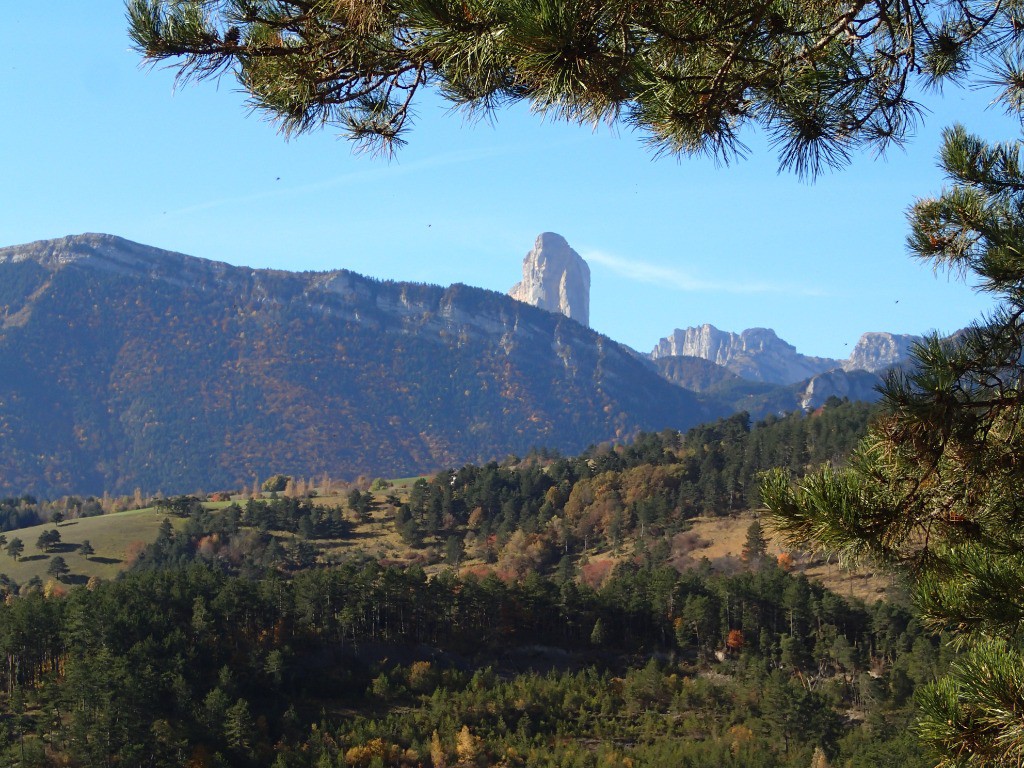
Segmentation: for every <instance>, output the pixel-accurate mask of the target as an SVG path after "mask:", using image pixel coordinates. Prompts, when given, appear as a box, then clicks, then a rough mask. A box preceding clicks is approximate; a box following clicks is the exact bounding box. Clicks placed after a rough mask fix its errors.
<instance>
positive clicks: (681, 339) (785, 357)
mask: <svg viewBox="0 0 1024 768" xmlns="http://www.w3.org/2000/svg"><path fill="white" fill-rule="evenodd" d="M920 338H921V337H920V336H911V335H907V334H896V333H884V332H878V333H865V334H864V335H862V336H861V337H860V340H859V341H858V342H857V345H856V347H854V350H853V352H852V353H851V355H850V356H849V357H848V358H847V359H845V360H836V359H833V358H828V357H812V356H810V355H804V354H801V353H799V352H797V351H796V347H794V346H793V345H792V344H790V343H788V342H786V341H783V340H782V339H780V338H779V337H778V336H777V335H776V334H775V331H773V330H771V329H770V328H748V329H747V330H745V331H743V332H742V333H738V334H737V333H730V332H728V331H720V330H719V329H718V328H715V326H713V325H709V324H705V325H702V326H699V327H696V328H686V329H679V328H677V329H676V330H675V331H673V332H672V335H671V336H667V337H665V338H663V339H662V340H661V341H659V342H658V344H657V346H656V347H655V348H654V350H653V351H652V352H651V355H650V356H651V358H652V359H653V360H658V359H661V358H668V357H676V356H680V355H684V356H690V357H699V358H702V359H704V360H708V361H710V362H712V363H715V364H716V365H720V366H722V367H723V368H726V369H727V370H729V371H731V372H733V373H735V374H736V375H737V376H740V377H742V378H744V379H747V380H749V381H763V382H768V383H771V384H795V383H797V382H800V381H805V380H808V379H811V378H813V377H815V376H818V375H819V374H823V373H826V372H828V371H833V370H837V369H839V370H841V371H847V372H853V371H868V372H870V373H879V372H881V371H884V370H885V369H887V368H889V367H891V366H893V365H899V364H901V363H904V362H905V361H906V360H907V359H908V358H909V356H910V351H911V348H912V347H913V345H914V343H915V342H917V341H919V340H920ZM855 389H857V388H856V387H855Z"/></svg>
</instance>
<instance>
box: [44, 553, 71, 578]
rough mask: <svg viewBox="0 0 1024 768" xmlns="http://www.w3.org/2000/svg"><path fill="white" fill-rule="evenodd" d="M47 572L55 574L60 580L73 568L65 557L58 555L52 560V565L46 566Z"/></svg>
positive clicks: (51, 574)
mask: <svg viewBox="0 0 1024 768" xmlns="http://www.w3.org/2000/svg"><path fill="white" fill-rule="evenodd" d="M46 573H47V574H48V575H50V576H53V577H54V578H55V579H57V580H58V581H62V580H63V579H64V577H65V576H67V575H68V574H69V573H71V569H70V568H69V567H68V564H67V563H66V562H65V561H64V558H63V557H61V556H60V555H57V556H56V557H54V558H53V559H52V560H50V565H49V566H48V567H47V568H46Z"/></svg>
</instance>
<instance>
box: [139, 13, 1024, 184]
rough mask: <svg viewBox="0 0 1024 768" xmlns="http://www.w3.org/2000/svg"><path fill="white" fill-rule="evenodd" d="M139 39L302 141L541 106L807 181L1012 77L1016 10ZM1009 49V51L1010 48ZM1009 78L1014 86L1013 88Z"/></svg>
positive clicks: (661, 145) (608, 17)
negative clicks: (426, 95)
mask: <svg viewBox="0 0 1024 768" xmlns="http://www.w3.org/2000/svg"><path fill="white" fill-rule="evenodd" d="M127 7H128V17H129V23H130V34H131V37H132V39H133V40H134V43H135V46H136V48H137V50H138V51H139V52H140V53H141V54H142V55H143V56H145V57H146V59H147V60H148V61H150V62H152V63H157V62H171V63H172V64H173V65H174V66H175V67H176V68H177V69H178V72H179V74H180V75H181V76H183V77H185V78H204V77H215V76H218V75H220V74H221V73H223V72H225V71H231V72H233V73H234V74H235V75H236V77H237V78H238V80H239V82H240V83H241V85H242V88H243V89H244V90H245V91H246V92H247V93H248V94H249V95H250V97H251V100H252V104H253V105H254V106H255V107H257V108H259V109H262V110H264V111H266V112H267V113H269V114H270V115H271V116H272V117H273V118H274V119H275V120H276V121H278V123H279V124H280V126H281V128H282V130H283V131H284V132H285V133H287V134H293V133H299V132H302V131H307V130H311V129H315V128H319V127H321V126H324V125H331V126H334V127H337V128H340V129H341V130H342V132H343V133H344V135H346V136H347V137H348V138H350V139H352V140H353V141H355V142H357V144H358V145H359V146H360V147H371V148H380V147H384V148H386V149H390V148H391V147H393V146H394V145H396V144H401V143H402V142H403V141H404V134H405V131H406V129H407V128H408V127H409V125H410V123H411V116H412V114H413V112H414V106H415V103H416V100H417V97H418V95H419V92H420V91H421V90H423V89H427V88H429V89H433V90H434V91H437V92H439V93H440V94H441V95H442V96H443V97H444V98H445V99H447V100H448V101H450V102H451V103H452V104H454V105H456V106H457V107H462V108H464V109H465V110H467V111H469V112H470V113H484V114H486V113H488V112H490V111H492V110H495V109H497V108H499V107H502V106H504V105H506V104H510V103H515V102H526V103H528V104H529V105H530V107H531V108H532V109H533V110H534V111H536V112H539V113H541V114H544V115H548V116H552V117H555V118H558V119H564V120H567V121H570V122H579V123H594V124H597V123H600V122H603V121H606V120H612V121H619V122H621V123H623V124H625V125H629V126H633V127H636V128H637V129H639V130H640V132H641V133H642V134H643V136H644V137H645V139H646V141H647V142H649V143H650V144H651V145H652V147H654V148H655V150H656V151H659V152H668V153H673V154H694V153H704V154H708V155H711V156H713V157H715V158H716V159H719V160H722V161H725V162H728V161H730V160H732V159H734V158H735V157H737V156H741V155H743V154H744V153H745V151H746V147H745V146H744V145H743V143H742V141H741V140H740V134H741V132H742V131H743V129H744V128H745V127H747V126H751V125H754V126H759V127H760V128H762V129H763V130H764V131H765V132H766V133H767V135H768V137H769V139H770V141H771V143H772V144H773V145H774V147H775V149H776V151H777V153H778V155H779V159H780V165H781V166H782V167H783V168H791V169H793V170H795V171H796V172H797V173H799V174H802V175H811V176H813V175H814V174H816V173H818V172H819V171H820V170H821V169H823V168H827V167H831V166H838V165H842V164H844V163H845V162H846V161H847V160H848V158H849V156H850V153H851V152H852V151H854V150H856V149H858V148H869V149H871V150H873V151H884V150H885V149H886V148H887V147H890V146H892V145H894V144H895V145H899V144H900V143H902V141H903V140H904V139H905V138H906V137H907V136H908V135H911V134H912V133H913V130H914V128H915V126H916V123H917V119H918V117H919V108H918V106H917V105H916V104H915V102H914V101H913V100H912V97H911V94H912V91H913V88H914V86H915V85H917V86H920V85H922V84H932V83H935V82H937V81H941V80H943V79H947V80H948V79H955V78H957V77H962V76H964V75H965V74H966V73H967V72H968V71H969V70H970V67H971V64H972V63H974V62H976V61H977V60H979V59H981V60H982V62H983V63H984V64H985V65H988V66H990V67H993V68H995V67H998V65H999V64H1000V63H1001V56H1002V55H1003V54H1004V53H1007V52H1008V51H1012V44H1013V41H1014V40H1015V39H1016V36H1017V34H1018V32H1019V30H1020V23H1019V22H1020V19H1019V13H1020V11H1019V9H1018V8H1017V6H1016V4H1004V5H999V6H996V7H995V9H994V10H993V9H992V7H991V4H990V3H988V2H983V1H982V0H959V1H954V0H936V1H930V0H908V2H904V3H889V2H883V1H882V0H872V1H869V2H857V3H852V4H851V3H843V2H834V1H832V0H828V1H827V2H820V1H819V0H798V1H796V2H793V1H792V0H784V1H783V0H713V1H712V2H702V3H697V4H694V3H635V2H631V1H630V0H609V1H607V2H600V3H593V2H576V1H575V0H549V1H546V2H538V0H505V1H504V2H494V1H493V0H388V2H364V1H360V2H349V3H336V2H305V1H302V2H300V1H299V0H228V2H223V3H217V4H211V3H209V2H205V1H204V0H189V1H188V2H181V0H129V1H128V3H127ZM1008 55H1009V54H1008ZM999 79H1002V78H999Z"/></svg>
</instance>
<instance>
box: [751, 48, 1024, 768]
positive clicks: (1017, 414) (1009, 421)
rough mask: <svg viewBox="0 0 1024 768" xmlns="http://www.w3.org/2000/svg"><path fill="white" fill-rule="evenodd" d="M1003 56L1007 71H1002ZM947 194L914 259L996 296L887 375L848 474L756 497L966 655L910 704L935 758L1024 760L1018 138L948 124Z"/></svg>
mask: <svg viewBox="0 0 1024 768" xmlns="http://www.w3.org/2000/svg"><path fill="white" fill-rule="evenodd" d="M1012 64H1013V62H1012V61H1009V60H1008V61H1007V63H1006V66H1007V67H1011V66H1012ZM942 167H943V169H944V170H945V172H946V174H947V175H948V177H949V180H950V182H951V184H952V186H951V187H950V188H949V189H947V190H946V191H944V192H943V193H942V194H941V195H940V196H939V197H937V198H933V199H924V200H920V201H918V202H917V203H916V204H915V206H914V208H913V209H912V211H911V213H910V219H911V225H912V233H911V235H910V238H909V246H910V249H911V251H912V252H913V253H914V254H915V255H917V256H918V257H920V258H922V259H925V260H927V261H930V262H932V263H933V264H934V266H935V267H936V269H942V270H948V271H950V272H951V273H953V274H955V275H958V276H960V277H963V278H965V279H968V280H970V281H972V282H974V283H975V284H977V285H978V287H979V289H980V290H983V291H985V292H987V293H989V294H991V295H992V296H993V298H994V299H995V300H996V302H997V304H996V308H995V309H994V310H993V311H992V312H991V313H990V315H989V316H988V317H986V318H984V319H983V320H981V321H979V322H978V323H977V324H975V325H973V326H972V327H971V328H969V329H967V330H966V331H965V332H964V333H963V334H962V335H960V336H959V337H958V338H956V339H953V340H942V339H940V338H938V337H937V336H936V337H932V338H929V339H927V340H926V341H924V342H923V343H922V344H921V345H920V346H919V347H918V348H917V350H916V354H915V358H916V365H917V367H916V368H915V369H913V370H911V371H909V372H906V373H895V374H892V375H891V376H890V377H889V379H888V381H887V383H886V386H885V391H884V395H885V400H884V402H885V406H886V415H885V416H884V417H882V418H880V419H879V420H878V421H876V422H875V424H874V426H873V427H872V428H871V430H870V431H869V434H868V436H867V438H866V439H865V441H864V442H863V443H862V444H861V446H860V447H859V448H858V450H857V451H856V452H855V454H854V457H853V459H852V461H851V464H850V466H849V468H848V469H846V470H835V469H829V468H826V469H825V470H823V471H821V472H820V473H818V474H816V475H813V476H811V477H808V478H805V479H804V480H803V481H802V482H801V483H799V484H798V485H797V486H796V487H792V486H790V484H789V481H788V480H787V478H786V476H785V473H784V472H776V473H774V474H773V475H771V476H770V477H769V478H768V480H767V481H766V483H765V486H764V487H763V489H762V496H763V497H764V499H765V501H766V503H767V505H768V507H769V508H770V509H771V512H772V516H773V520H774V525H775V527H776V528H777V529H778V530H779V531H780V532H781V533H782V534H783V536H784V537H785V538H786V539H787V540H789V541H790V542H791V543H793V544H798V543H799V544H802V545H805V546H806V545H808V544H810V545H813V546H818V547H822V548H825V549H828V550H831V551H833V552H837V553H839V554H840V555H841V556H842V557H843V558H845V559H847V560H873V561H875V562H878V563H881V564H883V565H887V566H889V567H891V568H894V569H895V570H897V571H899V572H900V573H903V574H904V575H906V576H907V578H908V579H909V580H910V582H911V583H912V585H913V586H914V588H915V591H916V598H917V604H918V606H919V608H920V611H921V616H922V619H923V621H924V622H925V624H926V625H927V626H928V627H929V628H931V629H933V630H935V631H944V632H946V633H948V634H949V637H950V638H951V642H952V644H953V646H954V647H955V648H957V649H960V650H962V651H964V653H963V655H962V656H960V657H959V658H957V659H956V660H955V661H954V662H953V664H952V666H951V667H950V669H949V671H948V673H947V674H946V675H945V676H944V677H943V678H941V679H940V680H939V682H938V683H936V684H934V685H932V686H929V687H927V688H926V689H925V690H924V691H923V692H922V693H921V694H920V696H919V700H920V704H921V716H920V724H919V729H920V732H921V734H922V736H923V738H924V739H926V740H927V741H928V742H929V743H930V744H931V745H932V746H933V748H934V749H935V752H936V754H937V755H938V756H939V758H940V761H941V764H942V765H949V766H975V765H977V766H981V765H1003V764H1013V765H1016V764H1019V763H1020V761H1021V760H1022V759H1024V731H1022V729H1021V721H1020V712H1021V711H1024V637H1022V635H1021V631H1020V629H1021V627H1022V626H1024V604H1022V602H1021V595H1022V594H1024V495H1022V494H1021V488H1022V487H1024V462H1022V461H1021V457H1022V456H1024V432H1022V427H1024V392H1022V388H1021V387H1022V383H1024V381H1022V378H1024V171H1022V168H1021V164H1020V144H1019V143H1013V144H1006V145H990V144H987V143H986V142H984V141H982V140H981V139H979V138H977V137H974V136H971V135H969V134H968V133H967V132H966V131H965V130H964V129H963V128H960V127H956V128H953V129H950V130H948V131H946V134H945V140H944V146H943V150H942Z"/></svg>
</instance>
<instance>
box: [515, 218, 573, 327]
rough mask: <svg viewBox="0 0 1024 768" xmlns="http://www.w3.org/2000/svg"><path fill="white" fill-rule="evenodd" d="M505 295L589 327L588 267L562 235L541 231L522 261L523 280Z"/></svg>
mask: <svg viewBox="0 0 1024 768" xmlns="http://www.w3.org/2000/svg"><path fill="white" fill-rule="evenodd" d="M508 295H509V296H511V297H512V298H513V299H516V300H517V301H522V302H525V303H527V304H530V305H531V306H534V307H540V308H541V309H546V310H547V311H548V312H559V313H561V314H563V315H565V316H566V317H571V318H572V319H573V320H575V321H577V322H578V323H581V324H582V325H590V267H589V266H588V265H587V262H586V261H584V260H583V257H582V256H580V255H579V254H578V253H576V251H574V250H573V249H572V248H570V247H569V243H568V242H566V240H565V238H564V237H562V236H561V235H556V234H555V233H554V232H544V233H542V234H541V235H540V236H539V237H538V238H537V242H536V243H534V246H533V248H532V249H531V250H530V252H529V253H527V254H526V258H524V259H523V279H522V281H521V282H518V283H516V284H515V285H513V286H512V290H510V291H509V292H508Z"/></svg>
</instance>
